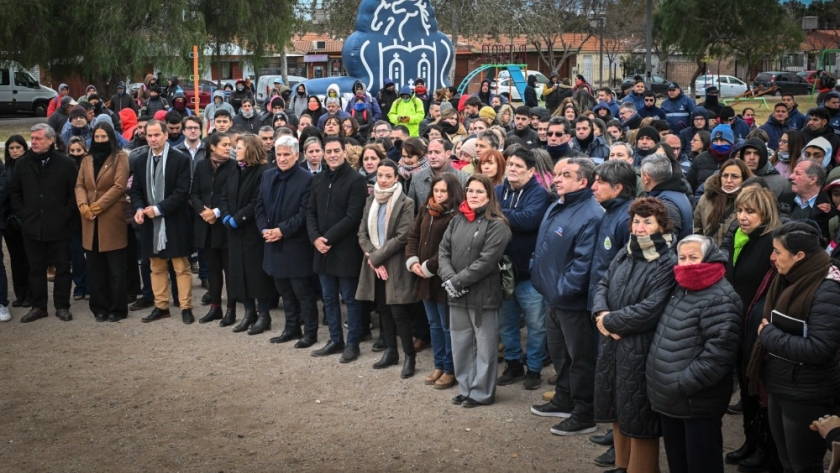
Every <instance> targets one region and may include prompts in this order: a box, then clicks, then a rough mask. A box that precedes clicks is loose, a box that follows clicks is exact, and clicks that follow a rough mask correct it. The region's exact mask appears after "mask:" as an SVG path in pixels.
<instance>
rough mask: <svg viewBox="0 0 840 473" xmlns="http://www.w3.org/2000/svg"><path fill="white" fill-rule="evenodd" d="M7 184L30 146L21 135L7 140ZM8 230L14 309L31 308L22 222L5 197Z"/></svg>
mask: <svg viewBox="0 0 840 473" xmlns="http://www.w3.org/2000/svg"><path fill="white" fill-rule="evenodd" d="M4 149H5V153H6V160H5V165H6V183H7V185H8V183H9V182H11V180H12V173H13V172H14V170H15V163H16V162H17V160H18V159H19V158H20V157H21V156H23V155H24V154H25V153H26V151H27V150H29V145H28V144H27V143H26V139H25V138H24V137H23V136H21V135H12V136H10V137H9V139H8V140H6V147H5V148H4ZM3 198H4V199H5V200H6V202H4V205H5V207H4V213H3V215H2V217H3V219H4V220H5V221H6V228H5V230H4V231H3V237H4V238H5V240H6V248H8V250H9V261H10V263H11V266H12V286H13V287H14V290H15V300H14V301H13V302H12V307H29V306H31V305H32V292H31V291H30V289H29V259H27V258H26V249H25V248H24V247H23V236H22V235H21V228H20V221H19V220H18V219H17V217H15V216H12V206H11V205H10V204H9V202H8V195H6V196H4V197H3Z"/></svg>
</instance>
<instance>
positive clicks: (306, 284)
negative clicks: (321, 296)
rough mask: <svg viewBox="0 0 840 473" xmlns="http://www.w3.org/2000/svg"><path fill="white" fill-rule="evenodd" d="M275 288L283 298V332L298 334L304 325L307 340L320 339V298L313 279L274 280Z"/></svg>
mask: <svg viewBox="0 0 840 473" xmlns="http://www.w3.org/2000/svg"><path fill="white" fill-rule="evenodd" d="M274 287H275V288H277V292H278V293H279V294H280V297H282V298H283V313H284V314H285V315H286V325H285V327H284V328H283V330H284V331H285V330H288V331H289V332H297V330H298V327H300V325H301V324H303V335H304V336H305V337H306V338H311V339H317V338H318V298H317V296H316V295H315V288H314V287H313V285H312V278H274Z"/></svg>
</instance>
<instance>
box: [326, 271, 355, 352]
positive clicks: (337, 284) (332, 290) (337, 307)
mask: <svg viewBox="0 0 840 473" xmlns="http://www.w3.org/2000/svg"><path fill="white" fill-rule="evenodd" d="M318 278H319V279H320V281H321V290H322V291H323V298H324V310H325V312H326V313H327V326H328V327H329V329H330V340H332V341H333V342H335V343H341V342H343V341H344V329H343V328H342V327H341V302H339V300H338V291H341V298H342V299H344V305H345V306H347V345H352V346H359V341H360V340H361V338H362V303H361V302H359V301H357V300H356V288H357V287H358V286H359V278H358V277H338V276H330V275H328V274H319V275H318Z"/></svg>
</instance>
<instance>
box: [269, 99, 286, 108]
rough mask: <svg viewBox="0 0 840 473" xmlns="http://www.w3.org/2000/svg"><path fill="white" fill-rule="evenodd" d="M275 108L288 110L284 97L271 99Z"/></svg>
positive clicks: (272, 106)
mask: <svg viewBox="0 0 840 473" xmlns="http://www.w3.org/2000/svg"><path fill="white" fill-rule="evenodd" d="M274 107H282V108H286V103H285V101H284V100H283V97H274V98H273V99H271V108H274Z"/></svg>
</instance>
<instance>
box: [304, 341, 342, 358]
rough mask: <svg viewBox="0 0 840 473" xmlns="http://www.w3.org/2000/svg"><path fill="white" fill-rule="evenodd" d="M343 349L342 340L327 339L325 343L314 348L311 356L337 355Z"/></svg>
mask: <svg viewBox="0 0 840 473" xmlns="http://www.w3.org/2000/svg"><path fill="white" fill-rule="evenodd" d="M343 351H344V342H334V341H332V340H330V341H328V342H327V344H326V345H324V346H322V347H321V348H319V349H317V350H314V351H313V352H312V356H316V357H317V356H330V355H337V354H339V353H341V352H343Z"/></svg>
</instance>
